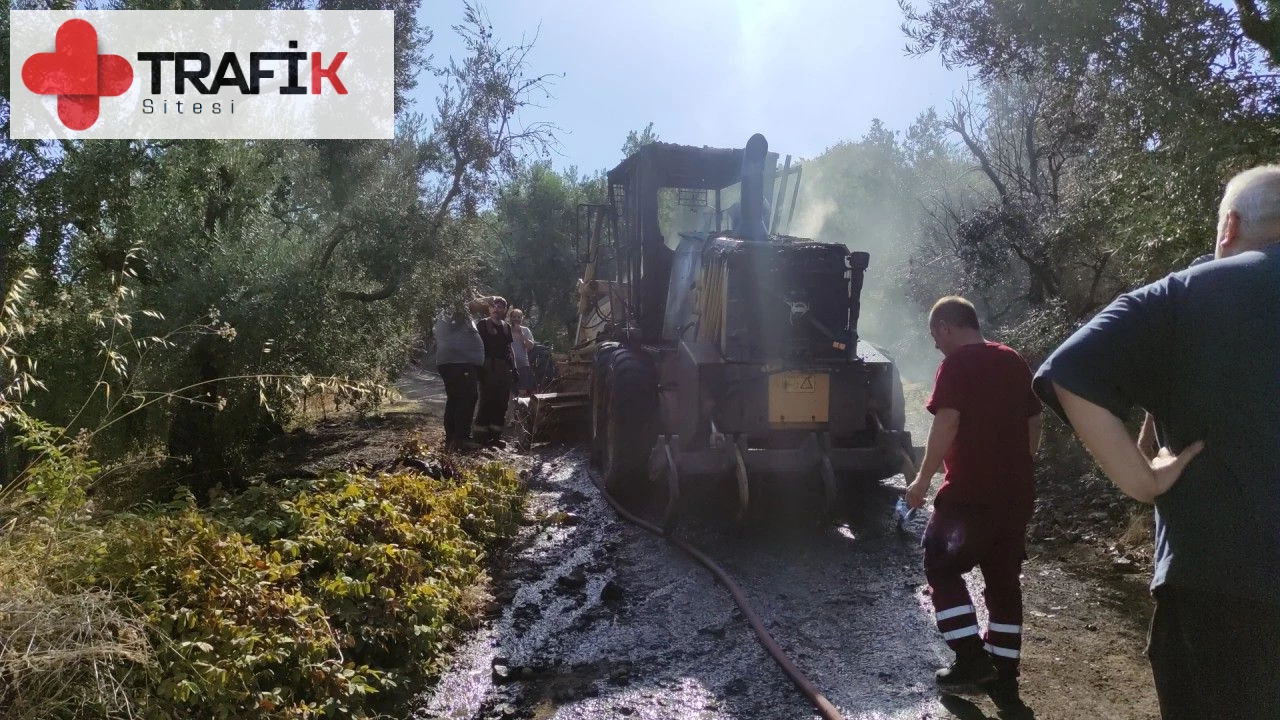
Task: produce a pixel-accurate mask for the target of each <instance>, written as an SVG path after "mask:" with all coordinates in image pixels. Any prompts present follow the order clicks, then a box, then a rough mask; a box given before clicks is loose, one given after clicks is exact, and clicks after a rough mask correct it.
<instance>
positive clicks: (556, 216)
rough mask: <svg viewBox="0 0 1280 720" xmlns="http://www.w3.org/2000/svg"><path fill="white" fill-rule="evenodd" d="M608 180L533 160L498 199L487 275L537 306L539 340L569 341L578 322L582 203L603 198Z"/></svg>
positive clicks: (512, 297) (514, 298)
mask: <svg viewBox="0 0 1280 720" xmlns="http://www.w3.org/2000/svg"><path fill="white" fill-rule="evenodd" d="M603 190H604V181H603V178H602V177H601V176H600V175H599V174H597V175H596V176H594V177H585V178H584V177H580V176H579V175H578V173H577V170H576V169H575V168H570V169H569V170H567V171H565V172H563V173H557V172H555V171H554V170H552V169H551V166H550V164H549V163H546V162H541V163H534V164H531V165H529V166H527V167H525V168H524V169H522V170H521V171H520V173H519V174H517V175H516V177H515V178H513V180H512V181H511V182H510V183H508V184H507V185H505V186H504V187H503V189H502V191H501V193H500V194H499V196H498V200H497V203H496V208H495V209H496V212H495V218H494V219H495V222H494V223H493V224H492V226H491V227H492V231H493V235H494V237H493V240H492V243H491V245H490V248H491V249H490V250H487V251H486V254H487V255H489V256H491V257H492V258H493V261H494V262H493V266H492V272H491V273H490V277H489V278H487V279H488V280H489V282H490V284H491V286H492V287H494V288H496V289H498V290H499V291H500V292H501V293H502V294H503V295H505V296H506V297H507V300H508V302H510V303H513V304H514V305H517V306H519V307H521V308H524V309H525V310H526V311H527V310H529V309H531V308H536V309H537V311H538V312H537V317H536V322H537V326H538V330H539V335H540V337H539V341H541V342H548V343H550V344H553V345H560V346H564V344H565V343H567V342H569V341H571V340H572V337H573V332H574V329H575V327H576V324H577V294H576V285H577V280H578V278H579V277H580V276H581V266H580V264H579V262H578V258H577V256H576V255H575V254H574V232H575V222H576V215H575V211H576V209H577V206H578V204H579V203H600V202H603V201H604V198H603Z"/></svg>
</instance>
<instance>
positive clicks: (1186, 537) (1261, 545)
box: [1035, 166, 1280, 720]
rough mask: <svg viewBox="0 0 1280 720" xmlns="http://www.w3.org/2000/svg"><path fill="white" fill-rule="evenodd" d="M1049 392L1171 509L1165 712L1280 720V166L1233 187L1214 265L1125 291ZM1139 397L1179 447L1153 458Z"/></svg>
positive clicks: (1160, 579) (1138, 488)
mask: <svg viewBox="0 0 1280 720" xmlns="http://www.w3.org/2000/svg"><path fill="white" fill-rule="evenodd" d="M1035 387H1036V392H1037V393H1038V394H1039V396H1040V397H1041V399H1043V400H1044V402H1045V404H1047V405H1048V406H1049V407H1050V408H1051V409H1052V410H1053V412H1054V413H1056V414H1057V415H1058V416H1059V417H1062V418H1064V419H1066V420H1067V421H1069V422H1070V423H1071V425H1072V427H1073V428H1074V429H1075V431H1076V433H1077V434H1078V435H1079V436H1080V439H1081V441H1082V442H1083V443H1084V445H1085V446H1086V447H1087V448H1088V449H1089V451H1090V452H1091V453H1092V454H1093V456H1094V458H1095V459H1096V460H1097V462H1098V464H1099V466H1100V467H1101V468H1102V470H1103V472H1105V473H1106V474H1107V476H1108V477H1109V478H1111V480H1112V481H1113V482H1115V483H1116V485H1117V486H1119V487H1120V489H1121V490H1123V491H1124V492H1125V493H1126V494H1128V495H1130V496H1131V497H1133V498H1135V499H1137V500H1140V501H1142V502H1147V503H1154V504H1155V511H1156V557H1155V572H1154V576H1153V578H1152V582H1151V588H1152V593H1153V595H1154V597H1155V603H1156V607H1155V614H1154V616H1153V618H1152V623H1151V631H1150V638H1149V644H1148V648H1147V652H1148V655H1149V657H1150V659H1151V665H1152V670H1153V673H1154V676H1155V683H1156V692H1157V694H1158V696H1159V699H1160V709H1161V714H1162V716H1163V718H1165V720H1178V719H1181V718H1258V719H1259V720H1261V719H1262V718H1277V717H1280V403H1278V402H1277V400H1278V399H1280V166H1268V167H1262V168H1255V169H1253V170H1250V171H1248V172H1245V173H1242V174H1240V175H1238V176H1237V177H1235V178H1233V179H1232V180H1231V182H1230V183H1228V184H1227V188H1226V192H1225V194H1224V197H1223V200H1222V204H1221V207H1220V209H1219V224H1218V241H1217V246H1216V248H1215V260H1214V261H1213V262H1208V263H1204V264H1199V265H1195V266H1193V267H1190V268H1187V269H1186V270H1182V271H1180V272H1176V273H1173V274H1172V275H1169V276H1168V277H1166V278H1164V279H1162V280H1160V281H1158V282H1155V283H1152V284H1150V285H1147V286H1145V287H1142V288H1139V289H1138V290H1135V291H1133V292H1130V293H1126V294H1124V295H1122V296H1120V297H1119V298H1117V299H1116V300H1115V301H1114V302H1112V303H1111V305H1109V306H1108V307H1107V308H1106V309H1104V310H1103V311H1102V312H1100V313H1098V315H1097V316H1096V317H1094V318H1093V320H1091V321H1090V322H1089V323H1088V324H1086V325H1085V326H1084V327H1082V328H1080V330H1078V331H1077V332H1076V333H1075V334H1074V335H1072V336H1071V337H1070V338H1069V339H1068V340H1067V341H1066V342H1065V343H1063V345H1062V346H1061V347H1059V348H1058V349H1057V350H1056V351H1055V352H1054V353H1053V354H1052V355H1051V356H1050V357H1049V358H1048V359H1047V360H1046V361H1045V362H1044V364H1043V365H1042V366H1041V368H1040V370H1039V372H1038V373H1037V374H1036V380H1035ZM1135 406H1136V407H1140V408H1142V409H1144V410H1146V411H1147V412H1148V413H1150V414H1151V417H1152V418H1153V420H1154V423H1155V429H1156V432H1157V434H1158V436H1159V438H1160V440H1161V442H1162V444H1163V446H1164V447H1163V448H1161V450H1160V451H1159V454H1158V455H1156V456H1155V457H1154V459H1151V460H1148V459H1147V458H1145V457H1143V455H1142V453H1141V451H1140V450H1139V448H1138V447H1137V445H1136V444H1135V443H1134V442H1133V440H1132V438H1131V437H1130V436H1129V432H1128V430H1127V429H1126V427H1125V425H1124V424H1123V419H1125V418H1126V417H1127V416H1128V414H1129V412H1130V411H1131V410H1132V409H1133V408H1134V407H1135Z"/></svg>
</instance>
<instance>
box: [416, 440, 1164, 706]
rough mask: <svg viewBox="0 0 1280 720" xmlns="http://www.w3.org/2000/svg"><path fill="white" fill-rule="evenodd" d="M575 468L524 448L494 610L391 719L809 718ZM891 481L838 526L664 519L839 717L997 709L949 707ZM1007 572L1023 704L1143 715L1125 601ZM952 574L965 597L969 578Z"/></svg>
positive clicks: (733, 624) (720, 616)
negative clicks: (730, 586)
mask: <svg viewBox="0 0 1280 720" xmlns="http://www.w3.org/2000/svg"><path fill="white" fill-rule="evenodd" d="M588 472H589V471H588V470H587V465H586V460H585V455H584V454H583V453H581V452H580V451H571V450H559V451H555V450H553V451H546V452H544V453H543V454H541V455H537V456H535V457H534V459H533V465H532V466H531V468H530V472H529V479H528V482H529V486H530V490H531V499H530V517H531V520H530V524H529V525H528V526H527V527H526V531H525V533H524V536H523V538H522V539H521V541H520V542H519V543H518V544H517V551H516V554H515V556H514V557H513V558H511V561H510V562H509V563H508V571H507V573H506V574H505V575H504V576H502V577H499V578H497V581H496V586H497V594H498V599H499V600H500V601H501V602H502V608H501V610H500V612H499V613H497V615H496V616H495V618H494V619H493V621H492V622H491V623H489V625H488V627H487V628H486V629H485V630H483V631H481V632H479V633H477V634H476V635H475V636H473V637H472V638H471V639H470V640H469V642H467V643H466V644H464V645H463V646H462V647H461V648H459V649H458V651H457V653H456V656H455V657H454V659H453V662H452V663H451V665H450V667H449V669H448V670H447V671H446V673H445V674H444V675H443V676H442V678H441V679H440V681H439V683H438V685H437V686H436V687H434V688H432V689H431V690H430V691H428V692H426V693H424V694H423V695H422V696H421V697H419V698H418V699H417V700H416V701H415V706H414V708H413V710H412V713H411V715H410V716H409V717H410V718H412V720H428V719H433V720H434V719H437V718H440V719H443V718H449V719H451V720H496V719H499V718H538V719H539V720H546V719H555V720H587V719H592V720H594V719H597V718H653V719H657V718H696V719H698V720H729V719H730V718H733V719H767V718H815V717H817V713H816V711H815V710H814V709H813V707H812V706H811V705H810V704H809V703H808V701H807V700H805V698H804V697H803V696H802V695H801V694H800V692H799V691H798V690H797V689H796V687H795V686H794V685H792V684H791V682H790V681H789V680H788V679H787V678H786V676H785V675H783V673H782V671H781V670H780V669H779V668H778V667H777V665H776V664H775V663H774V662H773V660H772V659H771V658H770V657H769V656H768V655H767V654H766V653H765V651H764V649H763V648H762V647H761V645H760V644H759V642H758V641H757V639H756V637H755V635H754V634H753V633H752V632H751V629H750V627H749V626H748V625H747V623H746V622H745V620H744V619H743V618H742V616H741V614H740V613H739V612H738V610H737V607H736V606H735V605H734V604H733V601H732V600H731V598H730V597H729V594H728V593H727V592H726V591H725V590H724V589H723V588H722V587H721V586H719V585H718V584H716V583H715V581H714V579H713V578H712V577H711V575H710V573H708V572H707V571H706V570H705V569H704V568H702V567H701V566H700V565H698V564H697V563H695V562H694V561H693V560H692V559H690V558H688V557H687V556H685V555H684V554H683V553H681V552H680V551H679V550H677V549H676V548H674V547H673V546H671V545H669V544H668V543H667V542H666V541H665V540H663V539H661V538H658V537H655V536H653V535H650V534H649V533H647V532H644V531H643V530H641V529H639V528H637V527H635V526H633V525H631V524H630V523H627V522H625V521H624V520H622V519H621V518H619V517H618V516H617V515H616V514H615V513H614V512H613V510H612V508H610V507H609V506H608V505H607V504H606V503H605V502H604V500H603V499H602V498H601V497H600V495H599V493H598V492H597V490H596V488H595V486H594V485H593V484H592V482H591V479H590V476H589V475H588ZM901 487H902V478H901V477H898V478H895V479H894V480H892V481H888V482H886V483H885V484H883V485H880V486H876V487H874V488H869V489H867V491H866V493H865V495H864V496H863V497H862V498H861V502H860V503H859V507H860V508H861V509H860V510H859V511H858V512H857V517H856V518H855V519H854V520H852V521H851V522H850V523H849V525H847V526H844V527H842V528H832V529H829V530H826V531H821V530H818V529H815V528H814V527H813V526H812V525H805V524H804V523H798V524H797V523H793V522H785V523H783V524H782V525H781V526H780V527H758V528H755V529H752V530H748V531H737V530H734V529H733V527H732V525H731V524H729V523H727V522H724V523H720V522H716V521H715V519H714V518H712V519H710V520H709V521H708V520H706V519H705V518H704V519H703V521H699V518H697V517H694V518H692V519H691V520H690V521H689V523H688V524H685V525H682V528H684V529H683V530H682V531H681V532H682V534H683V536H684V537H685V538H686V539H687V540H689V541H691V542H692V543H693V544H694V545H696V546H697V547H699V548H700V549H701V550H703V551H704V552H706V553H707V554H709V555H710V556H712V557H713V558H714V559H716V560H717V561H718V562H719V563H720V564H721V565H722V566H724V568H725V570H726V571H727V572H728V573H729V574H730V575H731V576H733V578H734V579H735V580H736V581H737V582H738V583H739V584H740V585H741V586H742V589H743V591H744V592H745V593H746V595H747V597H748V598H749V599H750V601H751V603H752V605H753V607H754V608H755V610H756V612H757V613H759V614H760V616H761V617H762V618H764V621H765V624H766V626H767V627H768V629H769V631H770V633H771V634H772V635H773V636H774V638H775V640H777V642H778V643H779V644H780V645H781V646H782V647H783V649H784V650H786V651H787V652H788V653H789V654H790V655H791V657H792V660H793V661H794V662H795V663H796V665H797V666H798V667H799V668H800V669H801V670H802V671H803V672H804V673H805V674H806V675H808V677H809V679H810V680H811V681H812V682H813V683H814V684H815V685H816V686H817V687H818V688H819V689H820V690H821V691H822V692H823V693H824V694H825V695H826V697H827V698H828V699H829V700H831V701H832V702H833V703H834V704H835V705H836V707H838V708H839V709H840V711H841V712H842V713H843V714H844V715H845V717H846V718H849V719H850V720H852V719H853V718H868V719H870V718H946V717H971V718H984V717H990V718H995V717H998V714H997V713H996V710H995V708H994V706H993V705H992V704H991V703H990V702H989V701H988V700H986V699H985V698H972V699H971V701H972V702H971V703H969V704H966V703H963V702H962V703H959V704H956V703H949V705H950V708H948V707H947V706H944V704H943V703H942V702H941V700H940V698H939V697H938V695H937V693H936V691H935V690H934V688H933V672H934V670H935V669H936V668H938V667H940V666H941V665H942V664H945V662H946V661H948V660H949V658H950V653H949V651H947V649H946V646H945V645H944V644H943V643H942V641H941V639H940V638H939V637H938V635H937V632H936V630H935V629H934V627H933V619H932V613H931V609H930V605H929V601H928V598H927V596H926V595H925V594H924V589H925V586H924V580H923V573H922V571H921V553H920V548H919V535H920V532H921V530H922V528H923V524H924V519H925V518H924V517H918V518H915V519H913V520H912V521H911V522H910V523H909V524H908V525H907V527H906V528H905V529H904V530H905V531H899V530H898V529H897V528H895V526H894V521H893V518H892V505H893V502H894V500H895V499H896V497H897V496H898V494H899V493H900V488H901ZM1024 578H1025V582H1026V588H1027V595H1028V600H1027V607H1028V615H1027V618H1026V625H1027V626H1028V630H1027V633H1028V634H1027V638H1026V645H1027V648H1026V658H1025V659H1024V699H1026V700H1027V702H1028V703H1029V704H1030V705H1031V707H1032V708H1033V709H1035V710H1036V713H1037V717H1040V718H1110V717H1114V718H1154V717H1157V716H1158V713H1156V712H1155V709H1154V701H1153V698H1152V697H1151V691H1150V687H1149V686H1150V680H1149V678H1150V676H1149V673H1147V674H1145V676H1144V673H1145V672H1146V670H1145V665H1143V662H1142V658H1141V637H1140V635H1141V626H1140V622H1137V621H1134V620H1133V619H1132V618H1131V617H1130V616H1131V615H1132V613H1131V612H1130V610H1129V608H1130V606H1131V604H1132V603H1131V599H1129V598H1126V597H1120V596H1118V595H1117V594H1116V592H1115V591H1114V590H1113V589H1112V588H1111V587H1110V585H1109V584H1108V583H1100V582H1091V581H1088V580H1081V579H1079V578H1077V577H1075V576H1073V575H1071V574H1069V573H1067V572H1066V571H1064V570H1063V569H1062V568H1060V567H1058V566H1056V565H1054V564H1052V563H1049V562H1037V561H1036V560H1035V559H1034V558H1033V560H1032V561H1031V562H1029V563H1028V564H1027V567H1026V570H1025V573H1024ZM970 586H971V591H972V592H973V593H974V594H975V597H980V595H979V593H980V588H981V580H980V575H978V574H975V575H974V576H973V577H972V578H971V579H970ZM980 620H981V621H982V622H983V624H985V617H980ZM1085 625H1091V626H1092V631H1090V630H1086V629H1082V628H1083V627H1084V626H1085ZM1037 626H1039V627H1037ZM1099 630H1101V632H1099ZM1080 634H1083V635H1085V636H1089V637H1085V638H1084V640H1085V642H1080V638H1079V637H1078V636H1079V635H1080ZM1033 672H1034V674H1035V678H1034V679H1033V680H1027V678H1029V677H1032V675H1033ZM1144 677H1145V681H1144V679H1143V678H1144ZM1144 683H1145V684H1144ZM1037 702H1038V704H1037Z"/></svg>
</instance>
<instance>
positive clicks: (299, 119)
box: [9, 10, 395, 140]
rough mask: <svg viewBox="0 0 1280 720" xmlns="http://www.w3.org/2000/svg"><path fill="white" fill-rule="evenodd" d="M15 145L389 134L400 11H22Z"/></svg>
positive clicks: (14, 49)
mask: <svg viewBox="0 0 1280 720" xmlns="http://www.w3.org/2000/svg"><path fill="white" fill-rule="evenodd" d="M10 20H11V36H10V44H9V83H10V84H9V87H10V102H11V104H10V110H11V115H10V120H9V135H10V137H12V138H14V139H56V138H68V139H144V140H145V139H153V140H154V139H195V138H203V139H230V138H238V139H307V138H311V139H390V138H392V137H394V134H395V103H394V79H395V34H394V24H395V21H394V13H393V12H392V11H390V10H351V11H348V10H229V11H219V10H99V11H45V10H14V11H11V12H10Z"/></svg>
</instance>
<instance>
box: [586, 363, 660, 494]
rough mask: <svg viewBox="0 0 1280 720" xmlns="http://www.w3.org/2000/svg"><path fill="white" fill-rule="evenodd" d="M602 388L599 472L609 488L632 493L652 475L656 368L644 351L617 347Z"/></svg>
mask: <svg viewBox="0 0 1280 720" xmlns="http://www.w3.org/2000/svg"><path fill="white" fill-rule="evenodd" d="M604 391H605V392H604V398H603V400H604V402H603V406H604V407H603V409H604V414H605V417H604V418H603V420H604V425H605V431H604V438H603V443H601V450H602V452H601V458H600V462H601V474H602V475H603V476H604V484H605V488H606V489H608V491H609V492H610V493H611V494H613V495H615V496H621V495H627V494H632V493H635V492H637V491H639V490H640V489H641V488H642V487H643V486H644V485H645V484H647V483H648V480H649V452H650V451H651V450H652V449H653V444H654V442H655V440H656V439H657V411H658V374H657V371H656V369H655V368H654V366H653V363H652V361H651V360H650V359H649V358H648V356H646V355H644V354H643V353H642V352H639V351H637V350H633V349H631V348H625V347H619V348H616V349H614V350H613V352H612V354H611V357H610V358H609V362H608V366H607V370H606V374H605V376H604Z"/></svg>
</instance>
